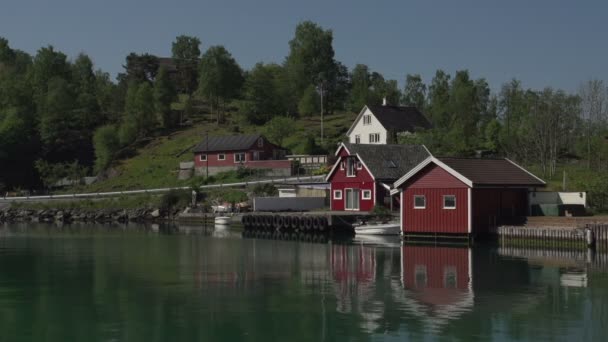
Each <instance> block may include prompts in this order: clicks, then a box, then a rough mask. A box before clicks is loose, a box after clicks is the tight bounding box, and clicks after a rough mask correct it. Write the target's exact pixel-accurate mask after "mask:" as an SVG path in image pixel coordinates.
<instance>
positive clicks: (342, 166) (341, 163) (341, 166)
mask: <svg viewBox="0 0 608 342" xmlns="http://www.w3.org/2000/svg"><path fill="white" fill-rule="evenodd" d="M344 164H346V161H344V159H342V160H340V170H344Z"/></svg>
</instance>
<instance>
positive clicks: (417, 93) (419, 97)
mask: <svg viewBox="0 0 608 342" xmlns="http://www.w3.org/2000/svg"><path fill="white" fill-rule="evenodd" d="M402 102H403V105H405V106H414V107H416V108H418V109H419V110H421V111H423V110H424V109H425V102H426V85H425V84H424V82H422V77H420V75H419V74H413V75H412V74H407V76H406V77H405V89H404V90H403V100H402Z"/></svg>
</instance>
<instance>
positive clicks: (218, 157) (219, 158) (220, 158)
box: [217, 153, 226, 160]
mask: <svg viewBox="0 0 608 342" xmlns="http://www.w3.org/2000/svg"><path fill="white" fill-rule="evenodd" d="M217 160H226V153H218V154H217Z"/></svg>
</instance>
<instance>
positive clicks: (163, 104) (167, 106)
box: [154, 66, 177, 128]
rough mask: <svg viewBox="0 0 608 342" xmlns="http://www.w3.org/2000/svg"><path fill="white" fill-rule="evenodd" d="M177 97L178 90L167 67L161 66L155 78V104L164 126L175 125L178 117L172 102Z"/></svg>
mask: <svg viewBox="0 0 608 342" xmlns="http://www.w3.org/2000/svg"><path fill="white" fill-rule="evenodd" d="M176 98H177V92H176V91H175V88H174V85H173V83H172V82H171V80H170V79H169V73H168V71H167V68H166V67H164V66H161V67H160V69H159V71H158V74H157V75H156V80H154V105H155V107H156V111H157V112H158V113H159V114H160V119H161V120H160V121H161V123H162V125H163V127H164V128H171V127H173V126H175V124H176V121H177V117H175V116H174V115H173V111H172V110H171V103H173V101H175V99H176Z"/></svg>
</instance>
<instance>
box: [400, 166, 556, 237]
mask: <svg viewBox="0 0 608 342" xmlns="http://www.w3.org/2000/svg"><path fill="white" fill-rule="evenodd" d="M394 186H395V189H396V190H394V192H400V194H401V195H400V197H401V201H400V202H401V231H402V232H403V233H404V234H418V233H426V234H428V233H431V234H436V233H441V234H471V233H487V232H488V229H489V228H490V227H494V226H496V225H499V224H504V223H515V222H516V221H521V220H523V219H524V218H525V216H527V214H528V203H527V201H528V191H529V190H530V189H533V188H537V187H544V186H545V182H544V181H543V180H542V179H540V178H538V177H536V176H535V175H533V174H532V173H530V172H528V171H527V170H525V169H524V168H522V167H521V166H519V165H517V164H515V163H514V162H512V161H510V160H509V159H504V158H503V159H479V158H477V159H468V158H435V157H429V158H427V159H426V160H425V161H424V162H422V163H420V164H419V165H418V166H417V167H415V168H414V169H412V170H411V171H410V172H408V173H407V174H405V175H404V176H403V177H401V178H400V179H399V180H398V181H397V182H395V185H394Z"/></svg>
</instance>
